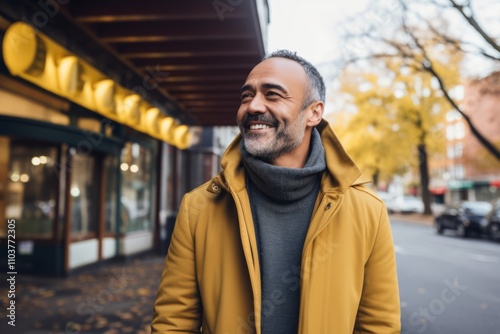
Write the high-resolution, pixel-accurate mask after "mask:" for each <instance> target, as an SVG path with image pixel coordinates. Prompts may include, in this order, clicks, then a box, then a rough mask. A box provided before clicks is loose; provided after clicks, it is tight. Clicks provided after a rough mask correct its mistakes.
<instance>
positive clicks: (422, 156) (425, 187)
mask: <svg viewBox="0 0 500 334" xmlns="http://www.w3.org/2000/svg"><path fill="white" fill-rule="evenodd" d="M418 162H419V163H418V169H419V172H420V185H421V187H422V201H423V202H424V215H432V209H431V194H430V191H429V166H428V160H427V148H426V147H425V143H424V142H421V143H420V144H418Z"/></svg>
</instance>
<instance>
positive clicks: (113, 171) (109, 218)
mask: <svg viewBox="0 0 500 334" xmlns="http://www.w3.org/2000/svg"><path fill="white" fill-rule="evenodd" d="M104 169H105V175H106V179H105V187H106V203H105V213H104V216H105V218H104V219H105V225H104V230H105V232H106V233H116V221H117V215H116V213H117V206H118V199H117V186H118V174H117V172H118V157H116V156H107V157H106V159H104ZM122 210H123V208H122Z"/></svg>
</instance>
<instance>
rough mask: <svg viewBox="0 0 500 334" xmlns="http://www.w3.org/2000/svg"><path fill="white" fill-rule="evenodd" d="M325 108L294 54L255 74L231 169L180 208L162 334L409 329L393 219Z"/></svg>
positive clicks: (311, 75)
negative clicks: (402, 302)
mask: <svg viewBox="0 0 500 334" xmlns="http://www.w3.org/2000/svg"><path fill="white" fill-rule="evenodd" d="M324 103H325V86H324V83H323V79H322V77H321V75H320V74H319V72H318V71H317V70H316V68H315V67H314V66H312V65H311V64H310V63H309V62H307V61H306V60H304V59H303V58H301V57H299V56H297V55H296V54H295V53H292V52H290V51H286V50H281V51H277V52H274V53H273V54H271V55H270V56H268V57H266V58H265V59H264V60H263V61H262V62H261V63H260V64H258V65H257V66H256V67H254V69H253V70H252V71H251V72H250V74H249V75H248V77H247V80H246V82H245V84H244V85H243V87H242V88H241V105H240V108H239V110H238V113H237V123H238V126H239V128H240V132H241V134H240V135H239V136H238V137H237V138H236V139H235V140H234V141H233V143H232V144H231V145H230V146H229V147H228V149H227V150H226V152H225V154H224V157H223V159H222V168H223V171H222V172H221V173H220V174H219V175H217V176H215V177H214V178H213V179H212V180H211V181H209V182H208V183H207V184H205V185H203V186H201V187H199V188H197V189H195V190H193V191H192V192H190V193H188V194H186V196H185V197H184V199H183V202H182V204H181V208H180V210H179V215H178V218H177V222H176V226H175V229H174V233H173V236H172V242H171V244H170V249H169V252H168V255H167V258H166V263H165V269H164V272H163V275H162V279H161V283H160V287H159V290H158V295H157V298H156V302H155V306H154V309H155V313H154V318H153V324H152V332H153V333H171V332H183V333H200V332H202V333H222V334H226V333H228V334H229V333H231V334H233V333H235V334H239V333H265V334H267V333H272V334H274V333H287V334H288V333H302V334H306V333H307V334H317V333H325V334H327V333H340V334H343V333H399V332H400V311H399V294H398V286H397V277H396V265H395V255H394V247H393V242H392V235H391V230H390V225H389V220H388V217H387V212H386V209H385V207H384V204H383V202H382V201H381V200H380V199H378V198H377V197H376V196H374V195H373V194H372V192H370V191H369V190H367V189H366V188H365V187H364V186H363V184H364V183H366V181H365V180H364V179H363V177H362V175H361V172H360V170H359V169H358V167H356V165H355V164H354V162H353V161H352V160H351V159H350V158H349V156H348V155H347V154H346V152H345V151H344V149H343V148H342V146H341V144H340V142H339V141H338V139H337V137H336V136H335V134H334V133H333V131H332V130H331V128H330V127H329V125H328V123H327V122H326V121H325V120H323V119H322V117H323V112H324Z"/></svg>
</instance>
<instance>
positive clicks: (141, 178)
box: [120, 143, 152, 233]
mask: <svg viewBox="0 0 500 334" xmlns="http://www.w3.org/2000/svg"><path fill="white" fill-rule="evenodd" d="M120 169H121V172H122V194H121V205H122V210H121V213H120V214H121V220H122V225H121V228H120V230H121V232H123V233H125V232H131V231H142V230H151V205H150V203H151V201H150V200H151V186H152V185H151V170H152V153H151V150H150V149H148V148H146V147H144V146H141V145H139V144H138V143H127V144H126V145H125V147H124V148H123V150H122V161H121V165H120Z"/></svg>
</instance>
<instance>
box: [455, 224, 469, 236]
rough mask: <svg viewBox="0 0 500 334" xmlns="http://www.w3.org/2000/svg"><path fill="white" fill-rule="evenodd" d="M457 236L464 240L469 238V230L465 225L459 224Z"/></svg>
mask: <svg viewBox="0 0 500 334" xmlns="http://www.w3.org/2000/svg"><path fill="white" fill-rule="evenodd" d="M457 236H459V237H462V238H467V229H466V228H465V225H464V224H463V223H462V222H459V223H458V224H457Z"/></svg>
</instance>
